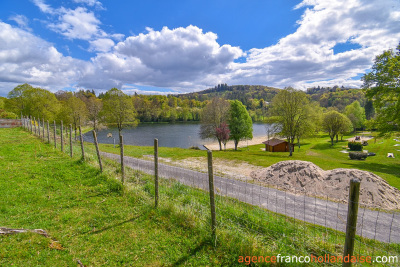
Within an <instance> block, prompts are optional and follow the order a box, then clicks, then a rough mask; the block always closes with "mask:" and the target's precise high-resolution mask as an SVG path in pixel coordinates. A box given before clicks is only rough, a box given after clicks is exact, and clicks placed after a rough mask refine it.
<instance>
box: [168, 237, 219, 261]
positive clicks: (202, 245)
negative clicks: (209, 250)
mask: <svg viewBox="0 0 400 267" xmlns="http://www.w3.org/2000/svg"><path fill="white" fill-rule="evenodd" d="M210 245H211V244H210V242H209V241H207V240H203V241H201V242H200V244H198V245H197V247H195V248H194V249H192V250H190V251H189V252H188V254H187V255H186V256H183V257H181V258H180V259H178V260H177V261H176V262H174V263H173V264H172V265H171V266H181V265H182V264H184V263H185V262H186V261H187V260H188V259H189V258H191V257H193V256H194V255H196V254H197V253H198V252H199V251H201V250H203V249H204V248H206V247H209V246H210Z"/></svg>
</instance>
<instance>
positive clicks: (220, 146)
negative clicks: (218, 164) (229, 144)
mask: <svg viewBox="0 0 400 267" xmlns="http://www.w3.org/2000/svg"><path fill="white" fill-rule="evenodd" d="M217 140H218V144H219V150H220V151H222V144H221V139H219V138H218V139H217Z"/></svg>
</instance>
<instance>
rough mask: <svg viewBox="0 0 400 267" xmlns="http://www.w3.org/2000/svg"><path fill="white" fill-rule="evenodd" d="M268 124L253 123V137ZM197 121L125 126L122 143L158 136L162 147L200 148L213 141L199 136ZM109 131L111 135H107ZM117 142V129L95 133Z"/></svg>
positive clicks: (142, 143) (148, 141)
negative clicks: (133, 126)
mask: <svg viewBox="0 0 400 267" xmlns="http://www.w3.org/2000/svg"><path fill="white" fill-rule="evenodd" d="M268 126H269V124H265V123H254V124H253V137H260V136H266V135H267V134H266V130H267V127H268ZM199 131H200V124H199V123H154V124H151V123H143V124H139V125H138V126H137V127H135V128H126V129H123V130H122V135H123V136H124V144H127V145H135V146H153V145H154V138H158V143H159V146H163V147H181V148H189V147H192V146H197V147H199V148H201V149H204V148H203V145H205V144H209V143H214V142H216V141H215V140H212V139H205V140H203V139H201V138H200V137H199ZM109 133H111V134H112V137H107V135H108V134H109ZM84 138H85V141H88V142H93V136H92V133H91V132H89V133H86V134H85V135H84ZM114 138H115V142H116V143H118V142H119V138H118V129H117V128H109V129H103V130H100V131H99V132H98V133H97V139H98V142H99V143H103V144H113V142H114Z"/></svg>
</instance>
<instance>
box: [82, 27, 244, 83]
mask: <svg viewBox="0 0 400 267" xmlns="http://www.w3.org/2000/svg"><path fill="white" fill-rule="evenodd" d="M216 39H217V35H216V34H214V33H212V32H207V33H203V31H202V30H201V29H199V28H198V27H195V26H188V27H186V28H182V27H181V28H177V29H172V30H171V29H168V28H167V27H164V28H163V29H162V30H161V31H154V30H152V29H148V32H147V33H146V34H139V35H138V36H130V37H128V38H127V39H126V40H125V41H123V42H120V43H118V44H117V45H116V46H115V47H114V52H113V53H102V54H98V55H97V56H96V57H95V58H93V59H92V62H93V64H94V66H95V67H94V69H93V70H92V71H91V72H90V73H87V77H85V78H83V79H82V81H81V82H80V85H81V86H88V85H89V84H92V83H96V84H97V86H94V87H95V88H98V86H100V85H101V83H104V82H105V81H104V79H105V78H106V77H108V82H106V83H107V84H113V85H114V86H118V85H122V84H126V83H129V84H144V85H151V86H159V87H170V88H185V89H186V90H191V89H193V87H195V88H196V89H200V88H204V86H208V85H209V84H214V83H216V82H218V81H219V75H222V74H224V73H227V72H230V71H231V69H230V67H231V64H232V63H233V60H234V59H236V58H238V57H240V56H242V55H243V52H242V50H241V49H240V48H238V47H232V46H230V45H222V46H220V45H219V44H218V43H217V41H216ZM100 76H101V80H98V79H97V78H96V77H100Z"/></svg>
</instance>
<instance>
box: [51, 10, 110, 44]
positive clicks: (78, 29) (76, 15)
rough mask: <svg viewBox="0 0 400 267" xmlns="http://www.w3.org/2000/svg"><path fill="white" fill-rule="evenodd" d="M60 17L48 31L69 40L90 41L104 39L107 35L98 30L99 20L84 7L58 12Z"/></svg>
mask: <svg viewBox="0 0 400 267" xmlns="http://www.w3.org/2000/svg"><path fill="white" fill-rule="evenodd" d="M59 12H60V16H59V19H58V21H57V22H56V23H50V24H49V25H48V26H49V28H50V29H52V30H54V31H56V32H58V33H60V34H62V35H64V36H66V37H68V38H70V39H81V40H90V39H92V38H93V37H105V36H107V34H106V33H105V32H104V31H103V30H101V29H100V27H99V25H100V20H98V19H97V18H96V17H95V15H94V13H93V12H91V11H88V10H87V9H86V8H84V7H77V8H76V9H65V8H61V9H60V10H59Z"/></svg>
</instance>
